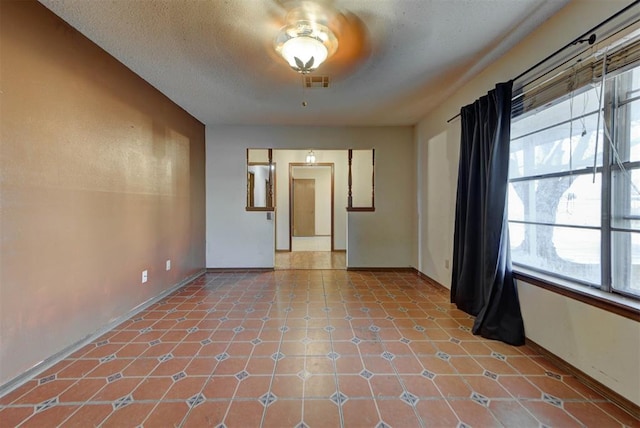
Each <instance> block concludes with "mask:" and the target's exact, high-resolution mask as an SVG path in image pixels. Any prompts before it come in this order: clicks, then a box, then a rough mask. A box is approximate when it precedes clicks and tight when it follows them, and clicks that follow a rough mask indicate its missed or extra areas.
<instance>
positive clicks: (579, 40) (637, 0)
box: [447, 0, 640, 123]
mask: <svg viewBox="0 0 640 428" xmlns="http://www.w3.org/2000/svg"><path fill="white" fill-rule="evenodd" d="M638 3H640V0H635V1H634V2H633V3H631V4H630V5H628V6H626V7H625V8H623V9H621V10H619V11H618V12H616V13H615V14H613V15H611V16H610V17H609V18H607V19H605V20H604V21H602V22H601V23H599V24H598V25H596V26H595V27H593V28H591V29H590V30H588V31H585V32H584V33H583V34H582V35H581V36H579V37H577V38H576V39H574V40H573V41H571V42H570V43H567V44H566V45H564V46H563V47H561V48H560V49H558V50H557V51H555V52H554V53H552V54H551V55H548V56H547V57H546V58H544V59H543V60H541V61H539V62H538V63H536V64H534V65H533V66H531V67H529V68H527V69H526V70H525V71H523V72H522V73H520V74H518V75H517V76H516V77H514V78H513V79H511V80H513V81H516V80H518V79H521V78H522V77H524V76H526V75H527V74H529V73H531V72H532V71H533V70H535V69H536V68H538V67H540V66H541V65H542V64H544V63H545V62H547V61H549V60H550V59H552V58H553V57H555V56H556V55H558V54H559V53H560V52H562V51H564V50H565V49H567V48H570V47H571V46H574V45H577V44H579V43H584V42H587V43H589V45H593V44H594V43H595V42H596V34H595V33H594V31H596V30H598V29H599V28H600V27H602V26H603V25H606V24H608V23H609V22H611V21H612V20H614V19H616V18H617V17H618V16H620V15H622V14H623V13H625V12H627V11H628V10H629V9H631V8H632V7H634V6H636V5H637V4H638ZM587 35H589V37H587ZM585 37H586V38H585ZM457 117H460V113H458V114H456V115H455V116H453V117H452V118H451V119H449V120H447V123H450V122H451V121H452V120H454V119H455V118H457Z"/></svg>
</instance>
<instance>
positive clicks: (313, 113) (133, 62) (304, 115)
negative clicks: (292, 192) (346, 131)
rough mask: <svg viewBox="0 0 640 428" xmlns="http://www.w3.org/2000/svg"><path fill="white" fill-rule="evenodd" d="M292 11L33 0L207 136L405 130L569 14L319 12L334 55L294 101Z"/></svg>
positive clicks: (254, 4)
mask: <svg viewBox="0 0 640 428" xmlns="http://www.w3.org/2000/svg"><path fill="white" fill-rule="evenodd" d="M299 1H301V0H167V1H149V0H145V1H132V0H110V1H109V0H102V1H97V0H41V2H42V3H43V4H44V5H45V6H46V7H48V8H49V9H51V10H52V11H53V12H54V13H56V14H57V15H59V16H60V17H61V18H63V19H64V20H65V21H67V22H68V23H69V24H71V25H72V26H73V27H75V28H76V29H78V30H79V31H80V32H81V33H83V34H84V35H86V36H87V37H88V38H89V39H91V40H93V41H94V42H95V43H97V44H98V45H99V46H101V47H102V48H103V49H105V50H106V51H107V52H109V53H110V54H112V55H113V56H114V57H116V58H117V59H118V60H120V61H121V62H122V63H124V64H125V65H127V66H128V67H129V68H130V69H132V70H133V71H134V72H136V73H137V74H138V75H140V76H142V77H143V78H144V79H145V80H147V81H148V82H149V83H151V84H152V85H153V86H155V87H156V88H158V89H159V90H160V91H161V92H163V93H164V94H165V95H167V96H168V97H169V98H171V99H172V100H173V101H174V102H176V103H177V104H179V105H180V106H181V107H183V108H184V109H185V110H187V111H188V112H189V113H191V114H192V115H194V116H195V117H196V118H198V119H199V120H200V121H202V122H203V123H205V124H208V125H214V124H234V125H240V124H242V125H321V126H337V125H411V124H415V123H416V122H418V121H419V120H420V119H421V118H422V117H423V116H425V114H426V113H427V112H428V111H429V110H430V109H431V108H433V107H434V106H436V105H438V103H439V102H441V101H442V100H443V99H444V98H446V97H447V96H449V95H451V93H452V92H453V91H455V89H457V88H458V87H459V86H460V85H461V84H462V83H464V82H465V81H467V80H468V79H469V78H470V77H472V76H473V75H474V74H476V73H478V72H479V71H481V70H482V68H484V67H485V66H487V65H488V64H489V63H490V62H491V61H493V60H495V59H497V58H498V57H499V56H500V55H502V54H503V53H505V52H506V51H507V50H508V49H509V48H510V47H512V46H513V45H515V43H517V42H518V41H519V40H520V39H522V38H523V37H524V36H525V35H526V34H528V33H529V32H530V31H532V30H533V29H534V28H536V27H537V26H538V25H540V24H541V23H542V22H543V21H544V20H545V19H547V18H548V17H549V16H551V15H552V14H553V13H555V12H556V11H557V10H559V9H560V8H561V7H562V6H564V5H565V4H566V3H567V2H568V0H320V2H321V3H322V4H323V7H325V8H326V10H328V11H330V12H331V16H332V21H331V24H330V25H331V26H332V28H334V29H335V30H336V32H337V33H338V37H339V43H340V45H339V48H338V51H337V52H336V54H335V55H334V56H333V57H331V58H330V59H329V60H327V62H326V63H325V64H323V65H321V66H320V68H319V69H318V70H317V71H316V73H314V74H317V75H327V76H329V77H330V79H331V84H330V87H329V88H323V89H317V88H313V89H303V85H302V80H301V76H300V75H299V74H297V73H295V72H294V71H293V70H291V69H290V68H289V67H288V66H287V64H286V63H285V62H284V61H283V60H282V59H280V58H278V57H277V56H276V55H275V53H274V51H273V49H272V44H273V40H274V38H275V37H276V34H277V32H278V30H279V29H280V28H281V26H282V25H283V24H284V17H285V15H286V12H287V10H288V8H290V7H292V6H295V5H296V4H299ZM302 101H306V102H307V106H306V107H303V106H302Z"/></svg>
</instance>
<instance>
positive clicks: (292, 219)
mask: <svg viewBox="0 0 640 428" xmlns="http://www.w3.org/2000/svg"><path fill="white" fill-rule="evenodd" d="M307 154H308V150H274V159H275V160H276V161H277V162H278V165H282V167H281V168H280V169H279V174H280V176H279V180H278V181H277V186H278V190H277V192H276V195H277V210H276V222H275V228H276V246H275V249H276V254H275V268H276V269H345V268H346V252H345V251H346V215H345V214H344V207H345V206H346V202H347V201H346V198H347V174H346V173H347V160H348V159H347V156H346V151H344V150H320V151H316V156H317V162H305V157H306V155H307ZM283 175H286V177H283ZM338 207H340V208H338Z"/></svg>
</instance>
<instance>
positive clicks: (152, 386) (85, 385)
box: [0, 270, 640, 428]
mask: <svg viewBox="0 0 640 428" xmlns="http://www.w3.org/2000/svg"><path fill="white" fill-rule="evenodd" d="M448 302H449V295H448V290H445V289H442V288H440V287H438V286H436V285H434V284H432V283H430V282H429V281H426V280H424V279H422V278H420V277H418V276H416V275H415V274H413V273H411V272H395V271H391V272H359V271H358V272H350V271H339V270H326V271H313V270H277V271H271V272H255V271H242V270H234V271H216V272H207V273H206V274H204V275H202V276H201V277H199V278H198V279H197V280H195V281H193V282H192V283H190V284H187V285H185V286H184V287H182V288H181V289H180V290H178V291H176V292H174V293H173V294H172V295H170V296H168V297H165V298H164V299H163V300H162V301H161V302H159V303H157V304H155V305H153V306H152V307H150V308H148V309H146V310H143V311H141V312H140V313H139V314H137V315H136V316H135V318H133V319H131V320H130V321H129V322H127V323H124V324H122V325H121V326H119V327H118V328H116V329H115V330H114V331H113V332H109V333H107V334H105V335H104V336H103V337H102V338H100V339H99V340H96V341H95V342H93V343H91V344H89V345H88V346H87V347H86V350H85V351H84V354H86V356H83V355H82V353H76V354H74V357H73V358H69V359H65V360H63V361H61V362H60V363H59V364H57V365H55V366H54V367H53V368H51V369H49V370H47V371H46V372H43V373H42V374H40V375H38V376H36V377H34V378H33V379H30V380H28V381H27V382H26V383H25V384H24V385H23V386H19V387H18V388H17V389H16V390H15V391H11V392H10V393H8V394H6V395H5V396H4V397H0V419H1V420H2V421H3V422H5V419H7V420H10V422H9V423H8V425H7V423H6V422H5V425H7V426H20V427H23V426H24V427H27V426H104V427H108V426H139V427H142V426H158V425H162V423H164V424H165V425H171V426H174V425H175V426H184V427H185V428H187V427H191V426H214V427H219V428H223V427H224V428H227V427H229V428H231V427H233V426H251V427H261V428H262V427H264V428H267V427H269V426H278V427H279V426H294V427H295V426H297V427H299V428H311V427H315V426H331V427H334V426H335V427H342V428H345V427H350V426H367V427H376V428H390V427H394V428H397V427H413V426H415V427H418V426H424V427H426V426H433V425H435V426H447V427H456V426H457V427H459V428H465V427H467V428H468V427H483V426H501V425H503V426H509V427H510V426H514V427H520V426H534V427H544V426H549V427H551V426H567V425H568V426H573V425H578V426H579V425H587V426H607V427H608V426H620V427H623V426H640V421H638V420H637V419H634V417H633V416H631V415H629V414H627V413H625V412H624V411H623V410H621V409H619V408H617V407H616V406H615V405H613V404H612V403H610V402H607V401H606V400H605V399H603V398H602V396H601V395H600V394H598V393H596V392H594V391H591V390H590V389H589V388H588V387H587V386H586V385H582V384H580V383H578V381H577V380H576V379H575V378H574V377H573V376H568V375H566V374H563V373H562V372H561V371H559V369H554V368H553V367H554V365H553V364H552V363H550V362H547V361H546V360H544V358H543V357H541V356H539V355H535V357H534V356H533V354H532V353H531V350H530V349H526V348H511V347H508V345H504V344H501V343H496V342H494V341H488V340H484V339H482V338H481V337H480V336H470V335H469V334H467V333H469V332H470V331H471V330H470V328H469V327H467V325H468V326H471V325H472V322H473V321H472V320H473V317H468V316H466V315H464V314H461V313H460V311H458V310H457V309H455V307H454V306H453V305H450V304H449V303H448ZM285 309H286V310H285ZM168 314H173V315H168ZM181 319H182V320H184V321H185V322H189V324H185V322H180V321H179V320H181ZM143 323H144V324H143ZM461 324H464V325H461ZM148 325H150V326H148ZM143 327H144V328H143ZM456 332H457V334H456ZM105 337H107V338H110V339H111V340H110V339H105ZM161 337H162V338H164V339H163V340H161V339H160V338H161ZM111 342H113V343H111ZM106 397H108V398H106ZM7 415H9V416H7ZM56 415H57V416H56ZM120 415H121V416H120ZM8 418H10V419H8ZM57 418H62V419H57ZM65 418H66V419H65ZM118 418H119V419H118ZM43 421H44V422H43ZM160 421H162V423H161V422H160ZM196 421H197V422H196ZM276 421H277V422H276ZM0 424H1V423H0ZM572 424H573V425H572Z"/></svg>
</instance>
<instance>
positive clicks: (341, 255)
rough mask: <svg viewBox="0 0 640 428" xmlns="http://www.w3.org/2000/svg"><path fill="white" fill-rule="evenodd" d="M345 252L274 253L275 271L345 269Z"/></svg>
mask: <svg viewBox="0 0 640 428" xmlns="http://www.w3.org/2000/svg"><path fill="white" fill-rule="evenodd" d="M346 265H347V253H346V252H345V251H333V252H332V251H276V259H275V268H276V269H342V270H344V269H346Z"/></svg>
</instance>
